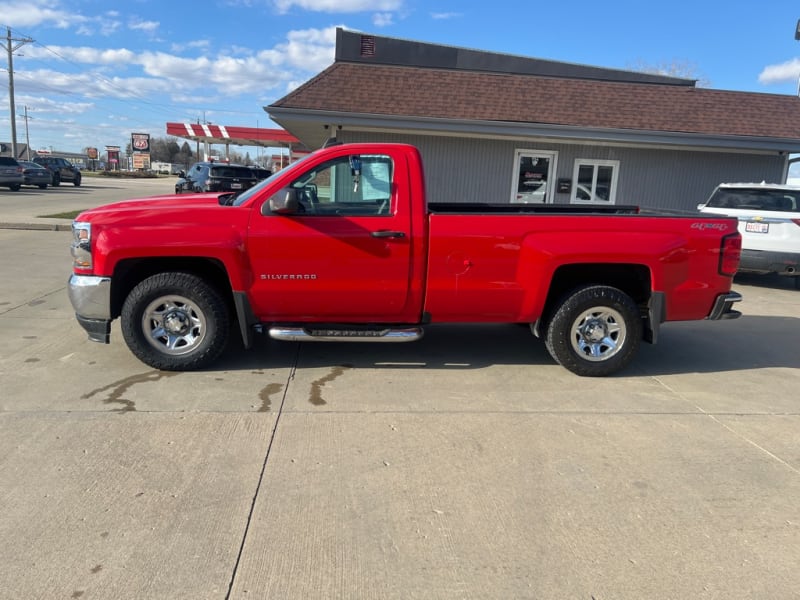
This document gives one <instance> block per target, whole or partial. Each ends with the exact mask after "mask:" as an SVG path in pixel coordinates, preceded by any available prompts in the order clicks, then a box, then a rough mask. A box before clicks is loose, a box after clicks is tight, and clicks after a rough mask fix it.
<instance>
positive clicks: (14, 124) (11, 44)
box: [5, 27, 33, 158]
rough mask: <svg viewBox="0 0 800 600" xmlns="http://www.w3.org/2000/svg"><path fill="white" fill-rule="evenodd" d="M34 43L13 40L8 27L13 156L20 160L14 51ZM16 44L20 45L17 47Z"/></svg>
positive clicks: (7, 46) (19, 39)
mask: <svg viewBox="0 0 800 600" xmlns="http://www.w3.org/2000/svg"><path fill="white" fill-rule="evenodd" d="M32 41H33V40H32V39H31V38H12V37H11V27H6V44H5V47H6V51H7V52H8V104H9V108H10V113H9V116H10V117H11V154H12V155H13V157H14V158H19V157H18V156H17V118H16V117H17V113H16V109H15V107H14V51H15V50H18V49H19V48H20V47H22V46H24V45H25V44H29V43H30V42H32ZM14 42H18V43H17V44H16V45H15V44H14Z"/></svg>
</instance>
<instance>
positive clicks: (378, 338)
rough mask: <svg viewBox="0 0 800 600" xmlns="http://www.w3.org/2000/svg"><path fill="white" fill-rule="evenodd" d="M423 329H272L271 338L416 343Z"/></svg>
mask: <svg viewBox="0 0 800 600" xmlns="http://www.w3.org/2000/svg"><path fill="white" fill-rule="evenodd" d="M423 334H424V331H423V329H422V327H353V326H350V327H347V326H341V327H332V326H328V327H270V329H269V337H271V338H273V339H276V340H282V341H284V342H415V341H417V340H419V339H421V338H422V335H423Z"/></svg>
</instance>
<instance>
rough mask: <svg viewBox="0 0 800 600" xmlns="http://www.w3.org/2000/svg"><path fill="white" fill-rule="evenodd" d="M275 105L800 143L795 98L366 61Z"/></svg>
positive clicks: (332, 71)
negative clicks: (797, 141)
mask: <svg viewBox="0 0 800 600" xmlns="http://www.w3.org/2000/svg"><path fill="white" fill-rule="evenodd" d="M272 107H275V108H280V109H292V110H299V111H304V110H309V111H330V112H333V113H349V114H362V115H363V114H367V115H384V116H394V117H408V118H412V119H413V118H439V119H461V120H478V121H502V122H510V123H534V124H548V125H561V126H569V127H578V128H601V129H605V128H609V129H630V130H639V131H655V132H678V133H690V134H700V135H710V136H753V137H767V138H778V139H780V138H785V139H794V140H800V99H798V98H796V97H794V96H786V95H778V94H759V93H751V92H735V91H722V90H713V89H708V88H696V87H691V86H686V85H663V84H650V83H630V82H615V81H598V80H589V79H576V78H563V77H545V76H538V75H529V74H513V73H492V72H476V71H468V70H456V69H442V68H429V67H415V66H397V65H385V64H368V63H364V62H359V63H350V62H336V63H334V64H333V65H331V66H330V67H329V68H327V69H326V70H325V71H323V72H322V73H320V74H319V75H317V76H316V77H314V78H312V79H311V80H309V81H308V82H306V83H305V84H303V85H302V86H300V87H299V88H297V89H296V90H294V91H293V92H291V93H289V94H288V95H286V96H285V97H283V98H281V99H280V100H278V101H277V102H275V103H274V104H272V105H270V107H267V110H269V108H272Z"/></svg>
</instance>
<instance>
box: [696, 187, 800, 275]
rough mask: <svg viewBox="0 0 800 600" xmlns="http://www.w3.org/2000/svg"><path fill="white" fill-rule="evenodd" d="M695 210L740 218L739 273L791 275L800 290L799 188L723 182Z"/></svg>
mask: <svg viewBox="0 0 800 600" xmlns="http://www.w3.org/2000/svg"><path fill="white" fill-rule="evenodd" d="M697 209H698V210H699V211H700V212H703V213H713V214H718V215H730V216H732V217H736V218H738V219H739V232H740V233H741V234H742V260H741V263H740V265H739V270H740V271H746V272H750V273H778V274H779V275H791V276H793V278H794V284H795V287H796V288H798V289H800V186H791V185H779V184H773V183H723V184H720V185H719V186H717V189H715V190H714V193H713V194H711V197H710V198H709V199H708V200H707V201H706V202H705V204H700V205H699V206H698V207H697Z"/></svg>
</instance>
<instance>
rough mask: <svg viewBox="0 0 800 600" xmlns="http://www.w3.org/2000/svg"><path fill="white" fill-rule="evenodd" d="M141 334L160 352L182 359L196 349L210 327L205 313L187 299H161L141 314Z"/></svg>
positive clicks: (171, 297) (169, 297)
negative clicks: (181, 356)
mask: <svg viewBox="0 0 800 600" xmlns="http://www.w3.org/2000/svg"><path fill="white" fill-rule="evenodd" d="M142 331H143V333H144V336H145V339H147V341H148V343H149V344H150V345H151V346H153V347H154V348H156V349H157V350H158V351H160V352H163V353H164V354H170V355H173V356H179V355H182V354H187V353H189V352H191V351H192V350H194V349H195V348H197V346H199V345H200V344H201V343H202V342H203V340H204V339H205V337H206V333H207V331H208V327H207V322H206V317H205V315H204V314H203V311H202V310H200V308H199V307H198V306H197V304H195V303H194V302H192V301H191V300H189V299H188V298H185V297H183V296H161V297H160V298H157V299H155V300H153V301H152V302H151V303H150V304H148V305H147V308H145V310H144V312H143V313H142Z"/></svg>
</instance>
